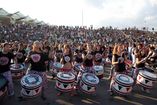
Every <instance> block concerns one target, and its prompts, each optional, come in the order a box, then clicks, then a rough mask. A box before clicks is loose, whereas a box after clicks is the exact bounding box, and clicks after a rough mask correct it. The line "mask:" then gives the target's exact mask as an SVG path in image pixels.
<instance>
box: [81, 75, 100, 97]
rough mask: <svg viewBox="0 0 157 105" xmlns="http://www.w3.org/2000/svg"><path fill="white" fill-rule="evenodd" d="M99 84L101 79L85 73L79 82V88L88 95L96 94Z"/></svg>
mask: <svg viewBox="0 0 157 105" xmlns="http://www.w3.org/2000/svg"><path fill="white" fill-rule="evenodd" d="M98 83H99V78H98V77H97V76H96V75H95V74H92V73H83V75H82V78H81V80H80V82H79V87H80V89H81V91H82V92H84V93H86V94H94V93H96V87H97V85H98Z"/></svg>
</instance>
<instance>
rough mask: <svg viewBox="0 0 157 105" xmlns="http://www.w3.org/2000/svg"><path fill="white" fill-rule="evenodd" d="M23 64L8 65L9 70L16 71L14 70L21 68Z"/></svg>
mask: <svg viewBox="0 0 157 105" xmlns="http://www.w3.org/2000/svg"><path fill="white" fill-rule="evenodd" d="M23 69H24V66H23V65H21V64H12V65H10V70H12V71H16V70H23Z"/></svg>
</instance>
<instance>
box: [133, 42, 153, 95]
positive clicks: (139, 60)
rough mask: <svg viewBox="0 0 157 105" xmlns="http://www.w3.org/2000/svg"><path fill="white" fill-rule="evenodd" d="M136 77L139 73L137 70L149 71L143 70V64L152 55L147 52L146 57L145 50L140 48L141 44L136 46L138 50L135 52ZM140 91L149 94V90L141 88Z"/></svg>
mask: <svg viewBox="0 0 157 105" xmlns="http://www.w3.org/2000/svg"><path fill="white" fill-rule="evenodd" d="M136 52H137V53H136V68H137V71H136V74H135V75H136V77H137V74H138V72H139V70H147V71H151V70H150V69H147V68H145V63H146V61H147V60H148V58H149V57H150V56H151V55H152V52H149V54H148V55H147V54H146V52H145V50H144V49H143V47H142V44H138V49H137V51H136ZM141 90H142V91H145V92H147V93H150V91H149V89H146V88H143V87H142V88H141Z"/></svg>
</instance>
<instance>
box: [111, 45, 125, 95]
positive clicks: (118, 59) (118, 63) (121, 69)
mask: <svg viewBox="0 0 157 105" xmlns="http://www.w3.org/2000/svg"><path fill="white" fill-rule="evenodd" d="M123 51H124V45H123V44H121V43H120V44H117V45H115V46H114V49H113V56H112V65H113V69H112V70H113V71H111V83H110V89H109V91H110V94H111V95H112V91H111V86H112V83H113V82H114V80H115V76H116V75H117V74H119V73H125V71H126V68H125V63H124V60H125V59H126V57H125V55H124V53H123Z"/></svg>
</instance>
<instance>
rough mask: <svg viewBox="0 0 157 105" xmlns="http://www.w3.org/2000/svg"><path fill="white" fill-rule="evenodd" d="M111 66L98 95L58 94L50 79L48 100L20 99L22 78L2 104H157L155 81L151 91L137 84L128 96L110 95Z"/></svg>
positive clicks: (107, 70)
mask: <svg viewBox="0 0 157 105" xmlns="http://www.w3.org/2000/svg"><path fill="white" fill-rule="evenodd" d="M109 70H110V67H109V66H106V67H105V73H104V75H105V76H104V78H103V79H102V80H100V83H99V85H98V88H97V92H96V95H87V94H84V93H82V92H81V91H80V92H79V94H78V95H76V96H70V95H69V94H63V95H61V96H57V95H56V94H57V91H56V89H55V88H54V87H55V80H49V81H48V89H47V90H46V91H45V92H46V97H47V99H46V100H42V98H41V97H40V96H39V97H36V98H32V99H27V100H23V101H20V100H19V99H18V97H19V94H20V90H21V85H20V80H16V81H14V89H15V96H13V97H3V98H4V99H3V101H1V102H0V105H157V83H155V85H154V87H153V89H151V93H149V94H148V93H144V92H142V91H141V89H140V88H139V86H137V85H136V86H135V87H134V88H133V91H132V93H131V94H130V95H128V96H127V97H124V96H118V95H114V96H110V94H109V93H108V91H107V90H108V89H109V83H110V81H109V80H107V77H108V75H109Z"/></svg>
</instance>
